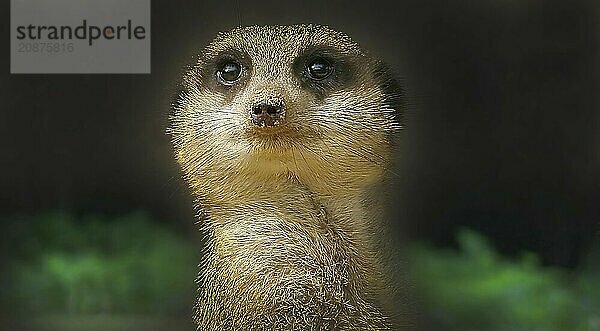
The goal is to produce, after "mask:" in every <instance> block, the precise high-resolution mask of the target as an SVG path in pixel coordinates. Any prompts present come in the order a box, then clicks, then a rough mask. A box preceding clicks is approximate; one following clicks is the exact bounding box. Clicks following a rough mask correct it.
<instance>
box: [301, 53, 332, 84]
mask: <svg viewBox="0 0 600 331" xmlns="http://www.w3.org/2000/svg"><path fill="white" fill-rule="evenodd" d="M306 70H307V72H308V76H309V77H310V78H312V79H314V80H323V79H325V78H327V77H329V76H330V75H331V73H332V72H333V66H332V65H331V63H330V62H329V61H327V60H326V59H324V58H322V57H318V58H315V59H313V60H312V61H310V62H309V64H308V66H307V67H306Z"/></svg>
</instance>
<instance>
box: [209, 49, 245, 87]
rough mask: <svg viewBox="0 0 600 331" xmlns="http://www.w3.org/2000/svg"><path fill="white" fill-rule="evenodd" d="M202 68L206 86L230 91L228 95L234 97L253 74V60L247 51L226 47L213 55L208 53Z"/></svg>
mask: <svg viewBox="0 0 600 331" xmlns="http://www.w3.org/2000/svg"><path fill="white" fill-rule="evenodd" d="M204 63H205V64H204V66H203V68H202V70H203V72H202V77H203V80H204V82H203V83H204V84H206V86H208V87H210V88H212V89H215V90H217V91H219V90H220V91H223V92H225V91H228V92H227V93H226V95H227V96H228V97H233V96H235V95H236V90H240V89H241V88H242V87H243V86H244V85H245V83H246V82H247V81H248V79H247V78H248V77H249V76H250V75H251V74H252V61H251V60H250V56H248V54H246V53H245V52H241V51H239V50H236V49H226V50H223V51H220V52H218V53H216V54H214V55H212V56H210V55H207V58H206V59H205V60H204Z"/></svg>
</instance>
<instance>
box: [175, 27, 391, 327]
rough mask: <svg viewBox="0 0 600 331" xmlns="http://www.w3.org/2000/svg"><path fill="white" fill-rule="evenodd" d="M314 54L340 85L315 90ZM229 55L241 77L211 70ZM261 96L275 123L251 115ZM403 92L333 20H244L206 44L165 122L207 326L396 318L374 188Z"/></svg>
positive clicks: (342, 323) (358, 323)
mask: <svg viewBox="0 0 600 331" xmlns="http://www.w3.org/2000/svg"><path fill="white" fill-rule="evenodd" d="M319 51H324V52H327V54H331V56H333V57H334V58H335V59H336V62H335V64H336V65H339V67H336V70H337V71H336V75H337V76H336V77H334V78H335V79H336V81H335V82H334V83H332V84H331V85H327V86H316V87H315V86H310V84H308V83H306V81H304V80H303V78H302V77H301V69H302V61H301V59H302V58H304V57H306V56H308V55H310V54H311V53H313V52H319ZM223 56H233V57H236V58H238V57H239V58H241V59H240V61H242V62H243V63H245V64H244V70H243V74H242V78H241V79H240V81H239V82H237V83H236V84H234V85H233V86H229V87H226V86H221V85H219V83H218V81H217V80H216V78H215V77H216V75H215V72H216V70H217V69H216V68H217V67H216V66H217V63H218V61H219V59H220V58H221V57H223ZM298 70H300V71H298ZM307 84H308V85H307ZM265 98H267V99H268V98H277V99H279V100H282V101H283V102H284V104H285V118H284V120H283V123H282V124H281V125H280V126H278V127H277V128H269V129H268V130H265V129H261V128H256V127H254V126H253V125H252V124H251V123H250V120H249V117H248V111H249V109H250V107H251V105H252V104H253V103H255V102H257V101H258V100H264V99H265ZM399 101H401V95H400V91H399V90H398V89H397V88H396V85H394V84H393V80H391V79H390V76H389V74H388V72H387V71H386V70H385V68H384V67H383V66H382V64H381V63H380V62H378V61H376V60H374V59H373V58H371V57H370V56H368V55H366V54H365V53H363V52H362V51H361V50H360V48H359V47H358V45H356V44H355V43H354V42H353V41H352V40H351V39H350V38H349V37H348V36H346V35H344V34H342V33H339V32H335V31H333V30H331V29H329V28H327V27H323V26H317V25H295V26H266V27H258V26H252V27H246V28H237V29H235V30H233V31H230V32H228V33H222V34H219V35H218V36H217V38H216V39H215V40H214V41H213V42H212V43H211V44H210V45H209V46H207V47H206V49H205V50H204V52H203V53H202V54H201V56H200V58H199V60H198V62H197V63H196V65H195V66H193V67H192V68H191V69H190V70H189V71H188V73H187V74H186V75H185V77H184V81H183V92H182V93H181V94H180V96H179V98H178V101H177V102H176V103H175V105H174V108H175V113H174V115H173V116H172V125H171V128H170V133H171V134H172V139H173V144H174V146H175V150H176V158H177V160H178V162H179V163H180V165H181V167H182V169H183V171H184V174H185V178H186V180H187V181H188V182H189V184H190V186H191V188H192V190H193V193H194V194H195V196H196V197H197V202H198V205H199V206H200V208H201V209H202V211H203V214H204V215H205V218H206V219H205V220H204V221H203V223H202V224H203V226H204V229H205V230H206V232H207V234H208V238H209V242H208V247H207V251H206V255H205V257H204V260H203V263H202V270H201V274H200V277H199V279H200V284H201V288H200V294H199V298H198V302H197V307H196V316H195V320H196V322H197V324H198V329H199V330H388V329H392V328H394V327H393V325H392V318H391V316H392V314H393V312H392V311H393V310H394V307H393V306H394V305H395V304H396V303H395V302H394V299H393V295H394V291H395V290H394V288H395V286H394V285H395V284H394V281H393V280H392V277H391V275H390V269H391V268H390V267H389V265H386V263H387V262H386V261H387V260H386V259H385V258H384V254H382V252H381V248H382V245H381V241H382V237H380V236H381V234H382V233H383V232H385V229H386V228H385V226H386V225H385V223H384V222H383V220H382V218H383V216H382V215H381V213H380V212H379V209H380V208H382V207H381V206H380V205H378V204H377V203H376V202H374V201H377V199H373V197H374V196H373V195H372V194H373V192H374V189H375V188H376V187H377V186H378V185H379V184H380V183H381V181H382V180H383V179H384V178H385V177H386V176H387V175H388V172H387V171H388V168H389V164H390V158H391V154H392V153H393V143H392V142H393V139H394V137H395V135H396V134H397V132H398V130H399V128H400V125H399V123H398V118H399V117H398V114H399V111H400V109H398V108H399V104H400V103H399ZM375 192H376V191H375ZM369 199H370V200H369ZM367 201H369V202H368V203H367ZM392 271H393V270H392Z"/></svg>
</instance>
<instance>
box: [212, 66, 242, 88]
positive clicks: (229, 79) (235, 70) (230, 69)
mask: <svg viewBox="0 0 600 331" xmlns="http://www.w3.org/2000/svg"><path fill="white" fill-rule="evenodd" d="M241 75H242V66H241V65H240V64H239V63H237V62H233V61H228V62H225V63H224V64H222V65H221V67H220V69H219V70H218V71H217V78H218V79H219V81H220V82H221V84H224V85H232V84H233V83H235V82H236V81H237V80H238V79H239V78H240V76H241Z"/></svg>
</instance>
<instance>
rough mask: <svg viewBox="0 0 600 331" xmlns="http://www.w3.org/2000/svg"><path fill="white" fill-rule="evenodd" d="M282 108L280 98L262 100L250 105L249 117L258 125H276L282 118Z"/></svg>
mask: <svg viewBox="0 0 600 331" xmlns="http://www.w3.org/2000/svg"><path fill="white" fill-rule="evenodd" d="M283 108H284V107H283V102H282V101H281V100H262V101H260V102H258V103H256V104H255V105H254V106H252V109H251V110H250V119H251V121H252V123H253V124H255V125H257V126H259V127H271V126H276V125H279V123H280V122H281V119H283V116H284V111H283Z"/></svg>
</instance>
